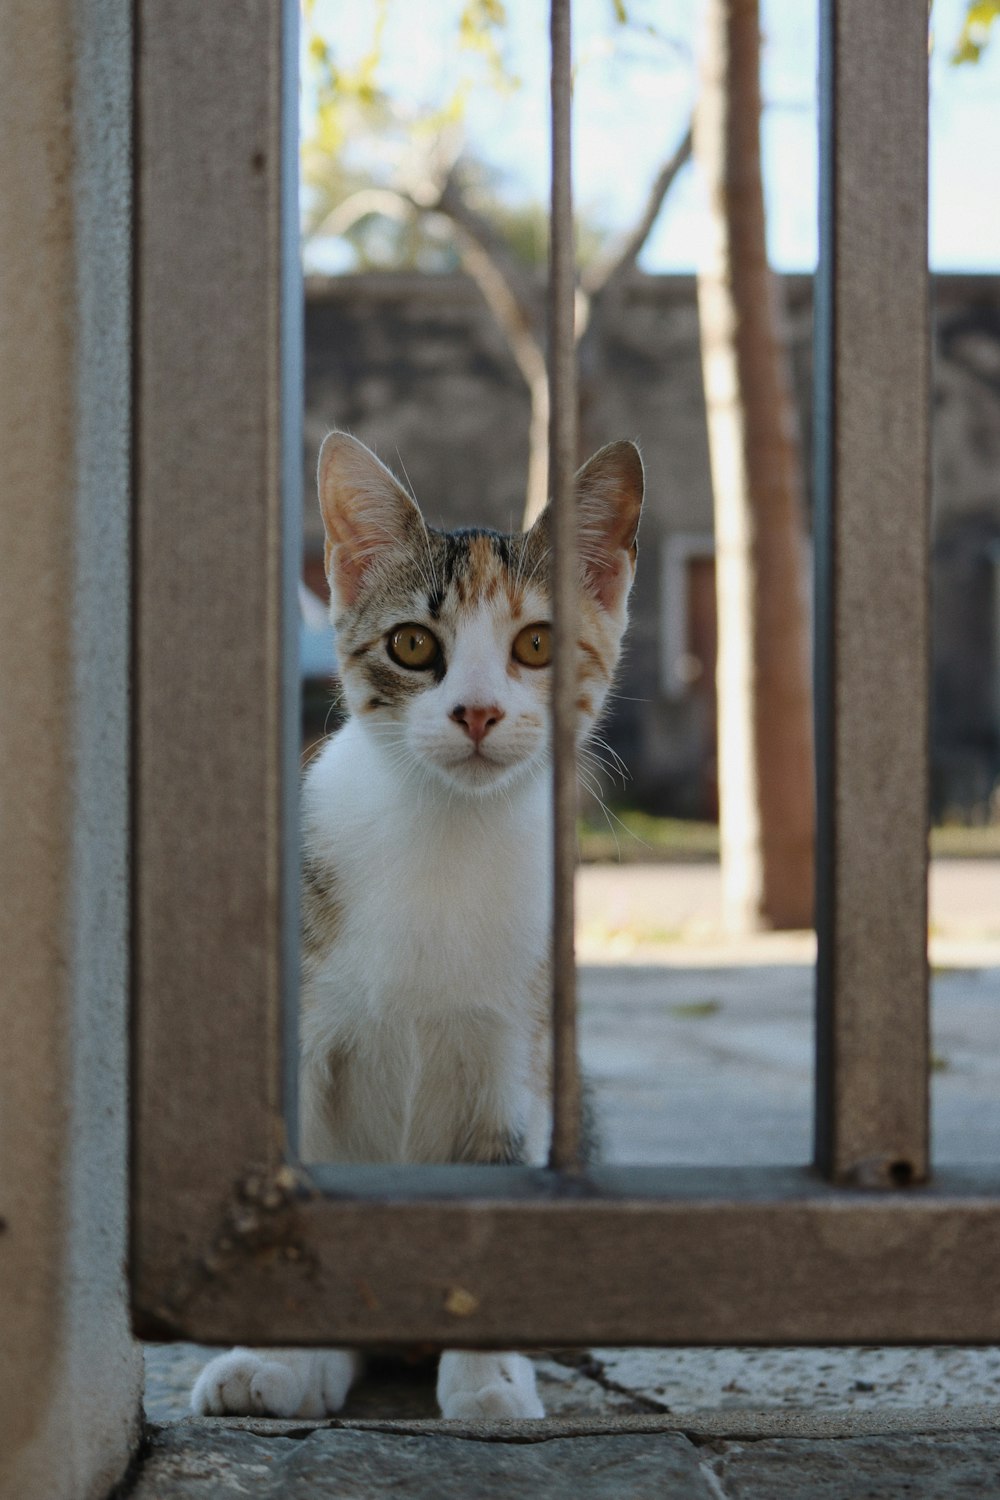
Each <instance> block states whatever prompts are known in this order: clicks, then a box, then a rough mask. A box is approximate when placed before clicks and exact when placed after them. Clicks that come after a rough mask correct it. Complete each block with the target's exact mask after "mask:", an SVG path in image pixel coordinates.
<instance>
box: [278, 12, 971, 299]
mask: <svg viewBox="0 0 1000 1500" xmlns="http://www.w3.org/2000/svg"><path fill="white" fill-rule="evenodd" d="M873 3H884V0H873ZM628 8H629V12H630V15H631V16H632V17H633V19H635V20H637V21H639V22H642V21H648V22H650V23H653V24H654V26H655V29H656V33H657V34H656V35H655V36H644V35H642V34H637V35H634V34H631V33H630V34H628V35H625V36H623V33H622V32H621V30H620V29H617V28H616V27H615V25H614V23H613V21H612V19H611V13H612V5H611V0H574V51H575V63H576V86H575V93H574V131H575V135H574V188H575V194H576V201H577V204H578V206H579V207H580V208H581V209H582V210H583V211H584V212H586V213H588V214H589V215H591V216H592V217H593V218H595V219H596V220H597V221H599V222H600V223H602V224H603V225H605V226H606V227H607V228H608V229H609V230H611V231H612V232H616V231H621V230H623V229H625V228H627V227H628V225H629V223H630V221H631V220H632V219H633V218H634V217H635V216H636V215H637V214H638V212H639V209H640V207H641V205H642V203H643V201H644V199H645V195H646V192H647V189H648V186H649V183H650V182H651V181H652V179H653V177H654V176H655V173H656V170H657V167H658V166H659V164H660V162H661V161H662V160H663V158H664V157H665V156H666V154H667V153H668V152H669V151H670V150H671V149H672V147H673V145H674V144H675V143H676V141H677V140H678V139H679V138H680V135H681V133H682V131H683V129H684V126H685V124H686V121H687V119H688V116H689V113H690V109H691V103H692V100H693V97H694V89H695V58H696V50H697V38H698V31H699V21H698V16H699V10H700V3H699V0H630V3H629V7H628ZM964 9H965V0H935V3H934V12H933V14H934V34H935V38H936V45H935V48H934V51H933V54H932V57H931V117H930V171H931V187H930V246H929V253H930V263H931V266H932V267H933V268H934V269H935V270H942V271H943V270H950V271H1000V35H996V36H995V38H994V41H993V43H992V45H991V47H989V48H988V49H987V51H986V53H985V54H984V56H983V58H982V60H981V61H980V62H979V63H978V64H977V65H975V66H970V65H965V66H961V67H955V66H953V65H951V64H950V63H949V61H948V54H949V52H950V50H951V46H952V44H953V42H954V39H955V38H956V37H957V35H958V32H959V29H960V26H961V19H962V15H963V12H964ZM817 10H818V5H817V4H815V3H812V0H761V18H762V31H763V38H764V45H763V52H762V86H763V93H764V101H765V110H764V117H763V123H762V140H763V160H764V174H765V192H766V197H767V210H768V219H767V224H768V248H769V253H770V257H771V261H772V263H773V264H774V265H775V266H776V267H777V268H778V269H779V270H785V271H811V270H812V269H813V268H814V267H815V264H816V194H817V149H816V61H817ZM456 11H457V6H456V3H455V0H420V3H419V4H414V3H410V0H390V4H389V6H388V13H387V14H388V21H387V26H386V31H385V38H384V46H383V53H382V63H381V72H380V78H379V81H380V83H381V84H382V85H383V86H384V87H385V88H386V89H387V90H388V91H389V92H390V93H391V94H392V95H393V97H395V98H396V99H398V100H400V101H402V102H404V103H405V104H408V105H410V106H412V107H413V108H414V109H419V108H420V107H421V106H424V105H427V104H433V103H435V102H440V100H441V99H442V98H443V97H445V95H446V94H447V92H448V91H449V88H450V86H451V85H453V82H454V79H455V76H456V70H457V69H458V68H459V67H461V68H464V69H465V70H468V67H469V62H468V59H467V58H460V57H458V55H457V48H456V43H455V39H454V37H455V33H454V16H455V14H456ZM507 11H508V16H509V25H508V28H507V43H506V63H507V66H508V68H509V70H510V71H511V72H512V73H513V74H514V75H516V76H517V78H518V79H519V80H520V86H519V87H518V88H517V89H515V90H514V91H513V92H511V93H509V94H507V95H506V96H501V95H499V94H498V93H497V92H496V91H495V90H493V89H491V88H489V87H488V86H486V85H485V82H484V84H483V85H482V86H480V87H479V88H477V89H476V90H475V91H474V93H473V96H472V98H471V100H470V103H469V107H468V113H467V117H466V133H467V138H468V142H469V146H470V149H471V150H472V151H473V152H474V153H475V155H476V156H478V157H481V158H483V159H484V160H485V161H487V162H488V163H489V164H490V165H491V166H492V167H494V168H495V169H496V170H497V172H499V173H500V174H501V176H500V181H501V183H502V187H503V190H504V192H505V193H506V194H507V195H509V196H510V197H511V199H514V200H518V199H530V198H534V199H536V200H544V199H545V198H546V197H547V194H548V155H547V142H546V133H547V122H548V39H547V11H548V7H547V5H545V4H544V0H507ZM317 12H318V15H319V17H320V18H321V24H322V25H323V29H324V31H325V33H326V34H327V36H328V37H329V38H330V39H331V40H332V41H333V42H334V44H335V46H336V49H337V53H338V56H341V57H343V58H345V59H348V58H351V57H353V56H355V55H357V54H358V53H359V52H360V51H363V50H365V49H366V48H367V47H368V46H370V43H371V36H372V24H373V18H374V14H375V3H374V0H356V3H355V4H353V5H350V6H345V5H342V4H336V3H335V0H318V4H317ZM887 87H891V80H888V81H887ZM304 100H305V103H304V123H305V128H308V92H306V93H305V94H304ZM704 243H705V214H704V199H703V194H702V191H701V184H700V181H699V178H698V175H697V171H696V170H695V169H693V168H688V169H686V170H685V171H684V172H683V174H682V175H681V176H680V177H679V178H678V180H677V181H676V183H675V184H674V186H673V188H672V189H671V192H670V195H669V197H668V199H667V202H666V204H665V206H664V209H663V212H662V213H661V215H660V219H659V221H658V223H657V225H656V228H655V229H654V231H653V233H652V235H651V236H650V239H649V240H648V242H647V244H646V247H645V250H644V252H643V254H642V256H641V257H640V262H639V263H640V266H641V268H642V269H643V270H645V271H649V272H668V271H693V270H695V269H696V267H697V264H698V260H699V256H700V254H701V250H702V246H703V245H704ZM314 265H315V268H316V269H320V268H322V269H328V270H337V269H346V265H347V262H346V260H345V255H344V252H343V250H338V248H337V247H335V246H328V247H325V250H324V253H323V254H322V255H321V256H319V257H317V258H316V260H315V261H314Z"/></svg>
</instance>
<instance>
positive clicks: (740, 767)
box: [694, 0, 814, 931]
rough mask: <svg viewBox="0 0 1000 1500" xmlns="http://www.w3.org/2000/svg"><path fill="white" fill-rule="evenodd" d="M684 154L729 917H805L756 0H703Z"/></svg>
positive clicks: (785, 447) (746, 922)
mask: <svg viewBox="0 0 1000 1500" xmlns="http://www.w3.org/2000/svg"><path fill="white" fill-rule="evenodd" d="M694 142H695V157H696V160H698V161H699V163H700V166H701V170H702V172H703V174H704V177H705V180H706V184H707V187H708V192H709V197H710V211H711V220H712V242H711V248H710V254H709V256H708V257H707V259H706V263H705V265H704V268H703V269H702V270H701V271H700V272H699V276H698V311H699V318H700V322H701V347H702V366H703V374H704V383H705V400H706V406H707V410H708V431H709V449H710V453H711V467H712V487H713V490H714V494H715V544H716V573H715V576H716V591H717V600H718V619H719V657H718V673H717V681H718V699H719V797H720V823H721V845H722V874H723V895H724V903H725V916H726V922H727V925H728V926H730V927H731V928H733V929H735V930H739V931H749V930H753V929H755V928H760V927H781V928H788V927H808V926H811V925H812V921H813V830H814V809H813V764H812V707H811V691H810V686H811V684H810V677H811V673H810V664H809V629H808V624H807V616H806V608H805V598H804V586H803V585H804V560H805V547H804V529H803V497H802V479H801V469H800V457H799V447H798V439H797V429H796V417H795V410H794V405H793V401H792V395H791V389H790V378H789V369H788V355H787V350H786V347H785V343H784V339H783V330H782V319H781V316H780V312H779V304H778V287H777V283H776V281H775V278H774V277H773V275H772V273H771V271H770V268H769V266H768V263H767V250H766V244H765V235H764V194H763V185H762V180H761V168H760V20H759V14H758V3H757V0H708V5H707V15H706V32H705V45H704V50H703V59H702V84H701V97H700V100H699V104H698V109H697V112H696V116H695V137H694Z"/></svg>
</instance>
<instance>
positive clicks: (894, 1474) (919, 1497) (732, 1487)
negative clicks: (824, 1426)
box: [703, 1432, 1000, 1500]
mask: <svg viewBox="0 0 1000 1500" xmlns="http://www.w3.org/2000/svg"><path fill="white" fill-rule="evenodd" d="M703 1457H704V1459H705V1468H706V1470H707V1472H708V1473H709V1474H710V1475H711V1476H712V1478H713V1479H714V1481H715V1484H716V1486H717V1488H716V1489H715V1500H801V1497H802V1496H804V1495H808V1496H809V1497H810V1500H890V1497H894V1496H903V1495H905V1496H906V1497H907V1500H961V1497H962V1496H965V1495H968V1496H973V1495H976V1496H980V1497H983V1500H990V1497H995V1496H997V1495H998V1494H1000V1433H997V1432H988V1433H966V1434H963V1435H962V1436H961V1437H958V1436H956V1437H946V1436H938V1437H908V1438H906V1439H901V1438H889V1437H858V1438H849V1439H842V1440H834V1441H830V1440H827V1441H820V1442H815V1441H810V1440H808V1439H801V1438H791V1439H783V1440H775V1439H770V1440H764V1441H761V1442H755V1443H747V1444H742V1443H725V1444H721V1445H719V1451H717V1452H716V1453H714V1454H711V1453H710V1451H709V1450H703Z"/></svg>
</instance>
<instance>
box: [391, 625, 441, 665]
mask: <svg viewBox="0 0 1000 1500" xmlns="http://www.w3.org/2000/svg"><path fill="white" fill-rule="evenodd" d="M386 649H387V651H388V652H389V655H390V656H391V657H392V659H393V661H394V662H396V663H397V665H399V666H401V667H410V668H411V669H412V670H413V671H414V672H422V671H424V670H425V668H427V667H432V666H433V665H434V663H435V662H436V661H437V659H438V657H439V656H440V655H441V647H440V646H439V645H438V640H437V636H435V635H432V634H431V632H430V631H429V630H428V629H427V628H426V626H424V625H397V626H396V628H395V629H394V630H390V632H389V639H388V641H387V642H386Z"/></svg>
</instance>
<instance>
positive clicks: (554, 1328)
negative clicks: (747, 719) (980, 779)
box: [131, 0, 1000, 1347]
mask: <svg viewBox="0 0 1000 1500" xmlns="http://www.w3.org/2000/svg"><path fill="white" fill-rule="evenodd" d="M568 14H569V5H568V0H555V3H554V5H553V16H554V26H553V40H554V74H555V88H554V102H555V113H556V128H555V130H554V132H553V140H554V147H555V165H556V171H555V182H556V189H555V196H556V201H557V212H556V214H555V220H554V231H555V234H556V246H555V252H554V253H555V268H554V272H555V274H554V278H553V280H554V292H555V296H554V301H553V319H554V325H553V326H554V330H555V345H556V348H557V349H562V351H563V369H562V373H560V367H559V365H558V362H557V367H556V369H555V371H554V376H555V383H556V396H555V402H554V404H555V407H556V410H557V411H558V412H560V413H562V414H563V416H564V417H565V416H567V415H568V414H569V412H570V410H571V406H572V403H571V401H568V398H567V390H571V382H572V373H571V369H570V370H569V372H568V373H567V370H566V368H565V364H566V359H565V353H566V350H567V348H568V341H567V334H566V326H567V324H566V320H567V318H569V319H570V323H569V326H570V327H571V317H572V313H571V307H570V308H569V311H567V308H568V303H567V298H569V299H571V296H572V285H571V274H570V273H568V272H567V269H566V267H567V261H566V256H567V254H568V253H569V249H568V241H567V239H566V236H565V232H564V231H565V225H566V223H567V214H568V208H567V205H568V192H569V183H568V113H566V110H567V109H568V91H567V89H566V83H567V74H566V66H567V61H568ZM821 17H822V21H821V24H822V34H823V46H822V54H823V64H822V144H823V151H822V156H823V167H822V205H821V208H822V213H821V225H822V235H821V238H822V253H821V266H820V271H819V278H818V287H817V341H816V350H817V354H816V359H817V364H816V404H817V412H818V424H817V522H816V526H817V537H816V548H815V552H816V557H817V563H818V576H817V598H818V610H819V614H818V650H817V691H818V698H819V720H818V723H819V732H818V760H819V809H820V853H819V861H820V862H819V883H818V892H819V895H818V907H819V921H818V928H819V960H818V1006H817V1011H818V1024H817V1129H816V1142H817V1146H816V1164H815V1166H814V1167H809V1166H805V1165H803V1166H802V1167H774V1168H763V1169H746V1170H739V1171H736V1170H733V1171H728V1170H701V1169H689V1168H670V1167H663V1168H629V1167H618V1168H612V1167H606V1168H600V1169H596V1170H591V1171H587V1172H581V1171H579V1170H577V1169H576V1124H575V1114H576V1106H575V1101H574V1092H575V1082H574V1080H575V1061H574V1057H575V1054H574V1048H573V1039H572V1021H573V971H572V961H571V960H572V926H571V915H572V886H571V875H572V857H571V854H570V853H569V852H568V851H569V847H570V846H569V843H568V837H569V835H568V834H567V827H568V818H569V814H568V813H567V812H566V808H567V807H570V808H571V805H572V804H571V793H572V765H571V755H567V754H565V753H564V754H563V757H562V758H563V766H562V771H561V773H560V791H559V796H560V797H561V798H562V799H563V801H562V804H561V805H562V807H563V812H562V813H561V814H560V818H561V827H562V830H563V832H562V837H561V839H560V843H559V850H560V853H559V880H560V886H559V891H560V896H559V909H560V912H561V918H560V922H559V924H558V931H557V944H558V951H559V957H558V961H557V966H556V967H557V971H558V973H559V974H560V976H561V978H560V979H559V981H558V984H559V995H558V998H557V1001H556V1011H557V1037H561V1038H562V1042H561V1044H560V1046H559V1049H558V1056H559V1058H560V1063H559V1072H558V1081H559V1083H560V1089H559V1100H560V1101H561V1102H559V1103H558V1106H557V1115H556V1131H555V1138H554V1139H555V1146H554V1165H553V1166H552V1167H551V1168H549V1169H547V1170H540V1169H539V1170H535V1169H528V1168H504V1167H483V1168H479V1167H442V1168H405V1169H404V1168H396V1167H384V1168H375V1167H373V1168H370V1169H368V1168H350V1169H348V1168H335V1167H327V1168H322V1169H310V1170H309V1171H306V1170H305V1169H304V1168H303V1167H302V1166H301V1165H300V1164H299V1163H297V1161H296V1159H295V1156H294V1152H293V1151H292V1150H290V1148H289V1144H288V1138H287V1131H286V1125H285V1118H286V1117H285V1105H286V1104H289V1103H290V1101H291V1099H292V1095H293V1092H294V1064H295V1055H296V1043H295V1033H294V1025H295V1022H294V1005H292V1004H285V1003H284V1000H285V999H287V998H288V997H293V996H294V993H295V988H296V984H297V963H296V921H295V904H296V897H295V887H296V883H297V853H296V849H297V843H296V839H297V832H296V807H295V789H296V784H297V747H296V744H295V733H296V726H297V713H296V704H295V696H294V695H295V689H296V682H297V673H296V670H295V662H294V655H295V641H296V632H295V624H294V618H295V616H294V609H295V605H294V599H295V576H294V575H295V564H296V562H297V558H296V555H295V551H296V545H297V536H298V532H297V519H298V517H297V496H298V489H299V485H300V472H299V471H300V455H301V435H300V430H299V422H300V413H301V404H302V403H301V388H300V384H301V373H300V372H301V358H300V354H301V327H300V320H301V296H300V290H301V289H300V283H299V271H298V248H297V205H296V202H295V184H296V172H297V168H296V161H295V155H296V110H297V48H296V5H295V3H294V0H283V5H281V6H276V5H274V4H273V3H272V0H246V3H245V4H244V5H243V6H242V7H241V21H240V25H239V26H238V27H237V26H233V25H232V18H231V17H229V18H228V19H227V17H226V16H224V15H223V14H222V12H221V11H220V10H219V9H218V8H217V7H212V6H205V5H203V4H202V3H201V0H137V38H138V43H137V54H136V57H137V121H136V127H137V128H136V141H137V178H136V187H137V230H136V268H137V276H136V300H135V307H136V313H135V317H136V328H135V344H136V390H135V458H134V468H135V493H136V495H137V508H136V524H135V539H134V586H135V617H134V618H135V625H134V653H135V654H134V666H135V683H136V688H135V702H134V808H133V815H134V864H133V882H134V934H133V956H134V964H133V993H134V996H135V1009H134V1017H133V1064H134V1073H133V1079H134V1118H133V1162H132V1173H133V1188H132V1193H133V1240H132V1266H131V1276H132V1285H133V1299H134V1321H135V1326H136V1329H137V1331H138V1332H139V1333H140V1334H142V1335H144V1336H147V1337H154V1338H194V1339H198V1340H202V1341H205V1342H227V1341H233V1340H239V1341H245V1342H252V1343H259V1344H266V1343H296V1342H302V1343H318V1342H324V1343H329V1342H340V1343H350V1344H357V1345H364V1344H367V1343H372V1342H378V1343H385V1342H392V1341H401V1340H420V1341H429V1342H434V1343H440V1344H448V1345H453V1346H455V1345H477V1344H478V1345H486V1346H488V1345H497V1344H500V1345H504V1344H514V1345H519V1346H527V1347H530V1346H532V1345H535V1346H538V1345H546V1344H552V1343H562V1344H586V1343H593V1342H601V1343H616V1344H626V1343H641V1344H671V1343H673V1344H699V1343H717V1344H724V1343H734V1342H739V1343H744V1344H751V1343H813V1342H822V1343H857V1342H865V1343H867V1342H880V1343H893V1342H904V1343H916V1342H968V1343H976V1342H980V1343H985V1342H998V1341H1000V1278H998V1276H997V1269H996V1267H997V1251H998V1245H1000V1172H995V1173H982V1172H976V1171H963V1170H947V1171H946V1170H940V1171H936V1172H935V1173H934V1174H933V1176H932V1177H930V1178H929V1179H928V1149H927V1139H928V1129H927V1120H928V1085H927V1077H928V1070H927V1060H928V1056H927V1053H928V1048H927V998H928V983H927V957H926V860H927V829H926V805H927V796H926V792H927V678H928V672H927V658H928V646H927V642H928V584H927V532H928V457H927V456H928V347H929V328H928V308H927V301H928V288H927V264H926V176H927V159H926V125H927V42H926V9H925V7H924V6H923V5H921V4H909V3H903V4H895V5H885V4H883V5H872V4H871V3H870V0H823V3H822V6H821ZM560 79H561V82H560ZM560 101H561V102H560ZM561 110H562V111H563V113H562V114H560V111H561ZM560 194H562V195H563V196H562V198H561V199H560ZM560 202H561V204H562V206H561V207H558V204H559V203H560ZM560 224H562V225H563V231H562V233H563V237H562V239H561V240H560V239H559V234H560V232H561V231H560V229H559V225H560ZM560 266H561V267H562V270H561V271H560V269H559V267H560ZM560 330H561V332H560ZM567 382H569V385H567ZM574 449H575V439H574V437H573V433H572V425H571V424H570V425H569V426H566V425H563V426H560V427H558V428H557V432H556V439H555V443H554V450H555V455H556V462H555V469H554V485H555V492H556V495H557V497H558V496H560V495H561V496H562V497H563V498H562V500H561V501H558V502H557V503H559V505H560V514H561V517H562V521H563V522H565V524H566V527H567V528H568V532H567V530H565V529H564V530H561V532H560V535H559V537H557V541H556V545H557V549H559V551H560V553H561V555H562V557H563V558H564V559H565V558H567V557H568V556H571V553H570V548H569V545H568V542H567V535H568V534H570V533H571V530H572V524H573V522H572V513H571V507H570V506H569V505H568V504H567V499H568V476H569V474H570V473H571V470H572V464H573V459H574V457H575V453H574ZM560 455H562V456H561V457H560ZM567 566H569V564H567ZM565 593H566V590H565V587H563V594H564V596H565ZM560 604H561V606H562V610H563V613H562V614H561V615H560V616H559V618H560V619H561V620H563V621H565V607H566V605H565V597H564V598H563V599H562V600H561V601H557V608H559V607H560ZM563 670H564V671H565V668H564V669H563ZM563 683H564V686H563V689H562V690H561V691H562V692H563V696H564V697H565V678H564V679H563ZM571 699H572V695H570V700H571ZM559 722H560V726H561V727H560V729H559V731H558V733H559V734H561V735H562V736H563V739H564V741H565V737H566V735H567V732H568V731H567V725H568V724H569V722H570V720H569V718H568V716H567V714H566V711H565V707H564V708H563V709H562V710H561V713H560V721H559ZM571 738H572V737H571V735H570V740H571ZM567 788H568V789H569V790H567ZM567 798H570V801H569V802H567V800H566V799H567ZM282 1058H284V1064H283V1062H282Z"/></svg>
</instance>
